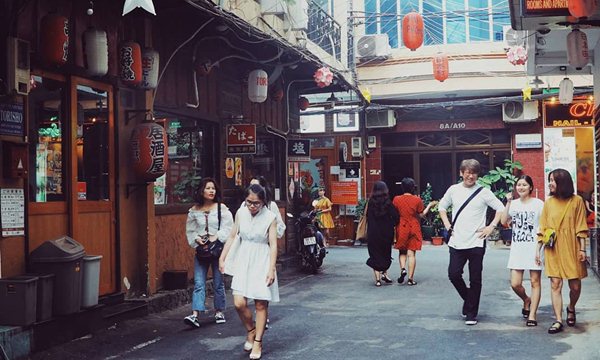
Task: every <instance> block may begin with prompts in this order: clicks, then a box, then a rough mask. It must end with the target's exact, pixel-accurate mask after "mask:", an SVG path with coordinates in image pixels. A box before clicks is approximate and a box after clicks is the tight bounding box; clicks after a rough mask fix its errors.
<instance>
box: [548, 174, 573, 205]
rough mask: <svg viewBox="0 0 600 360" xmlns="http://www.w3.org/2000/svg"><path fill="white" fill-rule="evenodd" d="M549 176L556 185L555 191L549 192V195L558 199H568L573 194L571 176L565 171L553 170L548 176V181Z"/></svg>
mask: <svg viewBox="0 0 600 360" xmlns="http://www.w3.org/2000/svg"><path fill="white" fill-rule="evenodd" d="M550 176H552V177H553V178H554V183H555V184H556V190H555V191H553V192H550V195H552V196H554V197H556V198H558V199H569V198H571V196H573V195H574V193H575V186H573V178H571V174H569V172H568V171H567V170H565V169H554V170H552V171H550V173H549V174H548V181H550Z"/></svg>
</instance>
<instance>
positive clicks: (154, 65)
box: [140, 48, 159, 90]
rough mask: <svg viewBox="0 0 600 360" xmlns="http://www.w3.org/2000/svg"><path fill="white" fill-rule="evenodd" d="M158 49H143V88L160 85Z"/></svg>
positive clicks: (152, 87)
mask: <svg viewBox="0 0 600 360" xmlns="http://www.w3.org/2000/svg"><path fill="white" fill-rule="evenodd" d="M158 60H159V55H158V51H156V50H153V49H148V48H146V49H144V50H143V51H142V82H141V84H140V88H142V89H146V90H147V89H156V86H157V85H158Z"/></svg>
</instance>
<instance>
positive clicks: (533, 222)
mask: <svg viewBox="0 0 600 360" xmlns="http://www.w3.org/2000/svg"><path fill="white" fill-rule="evenodd" d="M515 189H516V191H517V194H518V195H519V198H518V199H516V200H514V201H513V200H512V194H511V193H509V194H507V195H506V199H507V203H506V207H505V208H504V212H503V213H502V217H501V219H500V220H501V221H502V224H504V225H508V224H511V225H512V241H511V245H510V255H509V258H508V268H509V269H511V271H510V284H511V286H512V289H513V291H514V292H515V294H517V295H518V296H519V297H520V298H521V300H523V308H522V309H521V314H522V315H523V317H524V318H525V319H527V322H526V323H525V324H526V325H527V326H537V309H538V306H539V304H540V296H541V291H542V288H541V282H540V276H541V273H542V264H541V262H539V261H537V260H536V253H537V246H538V244H537V232H538V227H539V222H540V215H541V213H542V209H543V207H544V202H543V201H542V200H540V199H537V198H533V197H531V192H532V191H533V180H531V177H529V176H527V175H523V176H521V177H519V179H518V181H517V184H516V185H515ZM525 270H529V277H530V279H531V297H529V296H527V292H526V290H525V288H524V287H523V273H524V271H525Z"/></svg>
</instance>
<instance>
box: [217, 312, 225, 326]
mask: <svg viewBox="0 0 600 360" xmlns="http://www.w3.org/2000/svg"><path fill="white" fill-rule="evenodd" d="M226 321H227V320H225V314H223V312H221V311H217V313H216V314H215V322H216V323H217V324H224V323H225V322H226Z"/></svg>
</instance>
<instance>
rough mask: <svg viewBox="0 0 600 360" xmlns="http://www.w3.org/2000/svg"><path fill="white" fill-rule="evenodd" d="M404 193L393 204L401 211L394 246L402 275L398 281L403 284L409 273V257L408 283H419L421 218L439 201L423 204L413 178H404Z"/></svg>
mask: <svg viewBox="0 0 600 360" xmlns="http://www.w3.org/2000/svg"><path fill="white" fill-rule="evenodd" d="M402 191H403V192H404V193H403V194H402V195H398V196H396V197H394V201H393V204H394V206H395V207H396V209H398V212H399V213H400V222H399V223H398V225H397V226H396V243H395V244H394V248H395V249H398V252H399V254H400V255H399V260H400V277H399V278H398V283H399V284H402V283H403V282H404V278H405V277H406V275H407V272H406V259H407V257H408V282H407V284H408V285H417V282H416V281H415V280H414V275H415V267H416V265H417V258H416V251H417V250H421V243H422V242H423V234H421V218H422V217H423V216H425V215H427V213H428V212H429V209H431V207H432V206H434V205H435V204H437V201H432V202H430V203H429V204H428V205H427V207H426V208H425V207H424V206H423V201H422V200H421V198H420V197H418V196H416V195H414V192H415V181H414V180H413V179H411V178H404V179H402Z"/></svg>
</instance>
